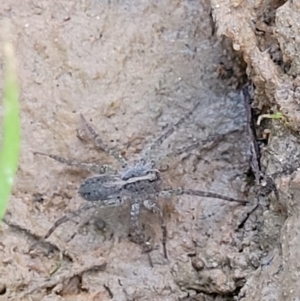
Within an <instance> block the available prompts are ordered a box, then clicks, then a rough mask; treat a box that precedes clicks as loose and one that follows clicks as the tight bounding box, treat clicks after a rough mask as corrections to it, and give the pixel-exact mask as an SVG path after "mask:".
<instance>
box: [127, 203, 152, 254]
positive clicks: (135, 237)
mask: <svg viewBox="0 0 300 301" xmlns="http://www.w3.org/2000/svg"><path fill="white" fill-rule="evenodd" d="M139 215H140V202H139V201H137V200H133V201H132V203H131V208H130V222H131V231H130V232H131V233H130V234H131V235H130V236H131V241H133V242H134V243H136V244H139V245H141V246H142V248H143V251H144V252H145V253H148V252H150V251H151V250H152V246H151V245H150V243H149V242H148V241H146V239H145V235H144V234H143V233H142V230H141V227H140V223H139Z"/></svg>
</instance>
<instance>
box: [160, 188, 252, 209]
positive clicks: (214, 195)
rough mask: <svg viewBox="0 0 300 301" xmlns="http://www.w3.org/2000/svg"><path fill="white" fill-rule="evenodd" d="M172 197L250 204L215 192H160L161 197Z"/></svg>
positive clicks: (179, 190)
mask: <svg viewBox="0 0 300 301" xmlns="http://www.w3.org/2000/svg"><path fill="white" fill-rule="evenodd" d="M172 195H194V196H201V197H205V198H212V199H220V200H224V201H228V202H236V203H240V204H243V205H246V204H248V203H249V202H248V201H244V200H238V199H234V198H231V197H227V196H225V195H222V194H218V193H214V192H210V191H202V190H193V189H183V188H178V189H165V190H161V191H160V192H159V196H160V197H166V198H168V197H171V196H172Z"/></svg>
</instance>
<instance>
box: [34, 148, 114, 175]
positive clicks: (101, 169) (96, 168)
mask: <svg viewBox="0 0 300 301" xmlns="http://www.w3.org/2000/svg"><path fill="white" fill-rule="evenodd" d="M33 154H34V155H41V156H46V157H49V158H51V159H53V160H55V161H58V162H60V163H63V164H66V165H68V166H72V167H76V168H79V169H82V170H88V171H92V172H95V173H97V174H104V173H107V172H109V171H111V172H115V170H114V169H113V168H112V167H111V166H110V165H106V164H103V165H98V164H94V163H84V162H80V161H77V160H75V159H67V158H63V157H60V156H56V155H52V154H46V153H42V152H34V153H33Z"/></svg>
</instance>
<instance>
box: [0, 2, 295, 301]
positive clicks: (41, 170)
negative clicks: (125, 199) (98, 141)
mask: <svg viewBox="0 0 300 301" xmlns="http://www.w3.org/2000/svg"><path fill="white" fill-rule="evenodd" d="M162 2H163V3H160V2H154V1H153V2H152V1H128V2H127V1H107V2H102V1H77V2H75V1H74V2H73V1H60V3H59V4H58V3H55V4H53V3H49V2H48V1H28V2H24V1H17V0H10V1H8V2H5V5H2V7H1V10H0V15H1V17H2V18H4V19H7V20H9V21H10V22H11V25H12V29H13V36H12V41H13V43H14V45H15V46H16V50H17V56H18V61H19V79H20V85H21V109H22V116H21V118H22V153H21V161H20V167H19V170H18V174H17V179H16V185H15V187H14V191H13V195H12V197H11V200H10V207H9V210H8V212H7V215H6V221H7V223H8V224H9V225H7V224H5V223H3V224H2V225H1V229H0V262H1V266H0V300H44V301H45V300H118V301H119V300H120V301H122V300H201V301H204V300H207V301H211V300H220V301H221V300H240V299H242V300H295V299H292V297H293V296H296V295H297V289H298V288H297V286H296V283H297V273H296V270H297V266H296V265H294V264H293V261H294V259H295V258H296V256H297V243H298V242H297V235H298V234H297V233H298V231H297V223H298V220H297V216H298V206H297V193H298V189H299V188H297V187H299V186H298V185H297V183H298V180H297V179H298V178H299V177H298V176H297V174H296V175H294V176H293V177H292V178H291V177H290V176H286V177H284V178H280V179H277V180H276V184H277V186H278V189H279V192H280V201H279V202H275V201H274V200H273V199H274V197H273V196H271V203H269V200H268V199H266V200H263V201H264V202H265V203H264V204H263V205H260V206H259V208H258V209H257V210H256V211H255V212H253V213H252V214H251V215H250V216H249V218H248V219H247V220H246V222H245V223H242V226H241V227H240V225H241V221H243V219H244V218H245V214H247V212H249V211H250V210H251V208H252V207H251V205H252V204H254V203H255V195H254V193H253V191H252V190H250V193H248V192H249V186H248V182H247V177H246V175H245V173H246V172H247V171H248V169H249V156H250V153H249V139H248V137H247V134H246V131H245V126H246V113H245V109H244V103H243V99H242V94H241V93H239V92H234V90H236V88H238V87H239V85H240V84H241V83H242V82H243V79H242V77H243V71H242V69H241V68H240V64H239V63H238V61H239V58H238V55H237V54H236V53H234V51H232V50H231V49H230V47H229V46H228V41H227V42H226V43H225V42H224V39H222V38H220V37H217V36H216V35H215V29H217V32H218V33H219V34H221V35H222V34H225V35H227V36H228V37H229V38H230V39H232V40H233V42H234V47H235V49H236V50H240V51H241V52H242V53H243V55H244V58H245V61H246V63H247V66H248V67H247V72H248V75H249V77H250V78H251V79H252V80H253V81H254V83H255V85H256V88H257V89H256V95H255V104H256V106H257V107H258V108H261V109H262V110H263V112H264V113H265V111H264V110H270V109H274V107H276V108H278V107H280V108H281V110H282V112H284V113H285V114H286V111H284V109H285V108H286V107H287V110H288V109H290V107H288V106H289V105H290V104H288V101H287V100H285V104H286V107H284V106H283V104H282V103H281V102H280V100H281V101H282V99H283V98H280V97H279V98H278V99H277V96H276V95H277V94H278V93H279V92H278V91H281V90H280V89H281V88H280V87H282V86H280V85H284V86H285V87H286V84H287V83H289V84H290V85H292V84H293V83H292V82H291V81H289V76H293V74H295V72H296V70H297V60H296V58H295V59H294V56H293V53H292V52H291V51H292V50H291V49H294V48H293V45H292V44H289V43H287V42H286V41H290V40H289V38H288V37H289V34H290V33H288V32H286V31H284V30H283V27H284V26H281V27H280V28H281V29H282V31H280V30H279V29H278V32H276V34H277V36H275V38H274V37H273V35H270V39H269V40H268V39H264V38H261V39H260V42H261V44H260V45H265V47H266V48H267V47H268V46H267V45H277V48H276V49H275V50H274V56H275V55H276V54H278V53H279V54H280V51H279V50H278V49H281V50H282V51H283V49H282V48H280V45H282V44H284V45H285V47H286V48H285V49H286V52H288V53H289V54H288V53H286V56H284V57H281V56H280V55H279V58H278V61H276V63H274V61H272V59H271V58H269V56H268V55H269V54H268V53H267V52H263V51H261V49H258V44H257V43H258V42H257V40H256V34H257V33H256V32H253V28H252V27H251V26H250V24H251V23H250V21H251V20H252V18H253V14H254V13H256V14H257V16H258V15H259V16H261V15H263V12H264V10H263V7H262V5H263V3H257V4H256V6H255V7H256V9H255V10H254V11H251V9H249V8H247V5H250V4H249V3H248V2H245V1H242V2H239V3H232V2H226V1H216V2H214V1H211V3H209V2H205V1H174V0H170V1H162ZM280 5H281V3H278V4H277V6H278V7H279V6H280ZM285 5H286V4H285ZM245 7H246V8H247V9H245ZM211 8H212V13H213V17H214V19H215V20H216V25H217V26H216V27H215V25H214V24H213V22H212V18H211V15H210V13H211ZM283 8H284V6H281V7H280V9H278V10H277V11H276V9H277V7H276V8H273V11H272V10H271V11H272V12H274V13H275V12H276V16H277V15H278V18H277V19H276V20H281V21H280V24H285V23H284V21H283V20H284V17H282V16H284V13H282V14H281V15H280V12H282V10H283ZM289 9H291V8H289ZM296 11H297V10H296V9H294V12H293V13H296ZM280 16H281V18H283V19H280ZM245 20H246V21H247V22H245ZM242 25H243V26H242ZM248 25H249V26H248ZM295 26H296V25H295ZM289 28H290V27H289ZM243 30H245V32H244V31H243ZM290 30H291V31H292V30H296V29H294V27H293V26H292V29H291V28H290ZM247 34H248V40H247V38H246V37H247V36H246V35H247ZM254 38H255V40H254ZM239 39H241V40H239ZM272 39H273V40H272ZM276 40H278V41H279V42H278V43H279V45H278V43H277V44H276V43H275V42H276ZM274 41H275V42H274ZM246 42H247V43H249V44H247V45H246ZM243 43H244V44H245V45H244V44H243ZM268 43H269V44H268ZM249 45H250V46H249ZM251 47H253V48H251ZM261 47H262V46H261ZM288 50H289V51H288ZM294 50H295V49H294ZM296 52H297V51H296V50H295V53H296ZM265 57H267V59H265ZM286 57H289V59H290V61H292V63H290V64H287V60H286V59H285V58H286ZM256 60H257V61H256ZM263 63H266V64H267V65H264V66H262V65H263ZM274 64H275V65H276V64H277V65H278V66H279V67H278V66H277V65H276V66H274ZM269 65H270V66H271V68H273V69H276V72H275V71H274V73H272V70H273V69H270V68H269ZM287 65H288V67H290V69H289V72H290V73H289V72H287V71H286V68H287ZM280 68H281V69H280ZM277 69H279V70H277ZM293 70H294V71H293ZM269 72H270V74H269ZM275 75H276V76H275ZM278 79H280V80H278ZM276 85H277V86H276ZM289 87H290V86H289ZM286 89H288V88H286ZM295 93H296V92H295ZM262 95H263V96H264V97H265V99H264V101H263V100H262V98H260V97H263V96H262ZM274 95H275V96H274ZM272 96H273V97H272ZM198 101H200V102H201V105H200V107H198V108H197V110H195V112H194V114H193V115H192V116H191V118H189V120H187V121H186V122H185V123H184V125H183V126H182V127H181V128H180V129H179V130H178V131H176V133H174V134H173V135H172V136H171V137H170V138H169V139H168V140H166V141H165V142H164V143H163V144H162V146H161V147H160V148H159V151H158V152H156V153H155V157H154V159H155V160H156V161H158V162H161V163H163V164H168V165H169V169H168V170H167V171H166V172H165V173H164V175H163V176H164V179H165V182H166V185H171V186H174V187H178V186H184V187H187V188H193V189H202V190H209V191H214V192H217V193H221V194H224V195H228V196H231V197H235V198H243V199H246V198H248V200H250V201H251V205H249V206H246V207H243V206H240V205H237V204H234V203H228V202H224V201H221V200H211V199H206V198H196V197H191V196H190V197H188V196H183V197H174V198H171V199H169V200H159V204H160V206H161V207H162V208H163V211H164V216H165V220H166V224H167V228H168V241H167V248H168V253H169V259H168V261H167V260H165V259H164V257H163V253H162V248H161V230H160V226H159V221H158V219H157V218H156V217H155V215H153V214H151V213H149V212H143V213H142V215H141V221H142V223H143V224H144V231H145V232H146V234H147V235H148V236H150V237H151V238H152V242H153V244H154V245H155V246H156V245H157V248H156V249H155V250H154V251H153V252H151V253H150V257H151V261H152V263H153V267H151V266H150V263H149V257H148V256H147V255H146V254H142V252H141V248H140V246H138V245H136V244H134V243H132V242H130V240H129V238H128V230H129V229H128V228H129V208H128V206H127V207H126V206H125V207H122V208H99V210H97V211H96V212H87V213H85V214H84V215H83V216H81V217H80V219H78V218H75V220H74V221H70V222H68V223H66V224H64V225H62V226H61V227H59V228H58V229H57V230H56V231H55V232H54V233H53V235H52V236H51V237H50V238H49V239H47V241H49V242H51V244H52V245H55V246H57V248H58V249H60V250H64V251H66V252H67V255H68V256H62V253H61V252H59V251H58V250H57V249H53V248H52V249H49V245H45V244H44V245H39V246H35V247H34V248H32V245H33V244H35V243H36V242H37V238H39V237H41V236H43V235H44V234H45V233H46V232H47V230H48V229H49V228H50V227H51V226H52V225H53V223H54V222H55V221H56V220H57V218H59V217H61V216H62V215H64V214H65V213H66V212H68V211H70V210H75V209H78V208H79V207H80V206H82V205H84V204H85V202H84V200H82V199H80V197H79V196H78V195H77V190H78V186H79V185H80V183H81V181H82V180H83V179H84V178H86V177H87V176H89V175H90V174H88V173H86V172H82V171H78V170H76V169H71V168H68V167H66V166H64V165H62V164H60V163H58V162H55V161H53V160H51V159H50V158H46V157H41V156H34V155H33V151H42V152H46V153H53V154H58V155H61V156H64V157H67V158H77V159H80V160H82V161H86V162H102V163H108V164H112V165H113V166H114V167H116V168H121V167H120V166H119V165H118V164H116V163H115V162H114V161H113V160H112V159H111V158H110V157H108V156H107V155H106V154H104V153H103V152H98V151H96V150H95V149H94V148H93V146H92V144H90V143H83V142H82V141H80V140H79V139H78V138H77V137H76V130H77V129H79V128H80V127H81V123H80V118H79V115H80V113H82V114H83V115H84V116H85V117H86V118H87V119H88V120H89V121H90V122H91V123H92V124H93V126H94V127H95V128H96V129H97V130H98V132H99V133H100V134H101V137H102V138H103V139H104V140H105V141H106V142H108V143H110V144H111V145H112V146H113V147H116V148H117V149H119V150H120V151H121V152H122V153H123V154H124V156H125V157H126V158H127V159H130V160H135V159H138V158H139V152H140V151H142V150H143V149H145V147H146V146H147V144H148V143H149V142H151V141H153V139H154V137H155V136H156V137H157V136H158V135H159V134H160V133H162V132H163V130H164V129H165V128H166V127H167V126H169V125H170V124H172V123H174V122H176V121H177V120H178V119H179V118H180V117H181V116H182V115H183V114H184V113H185V112H187V111H188V110H189V109H190V108H192V106H193V105H194V104H195V103H196V102H198ZM277 105H278V106H277ZM293 105H294V106H296V104H293ZM291 114H294V115H291ZM296 114H297V112H296V110H294V111H293V110H292V112H288V114H286V115H288V117H291V121H290V123H291V124H290V127H291V128H293V129H295V128H296V126H295V124H296V117H293V116H296ZM264 126H265V127H267V126H269V128H270V129H271V135H270V139H269V145H268V148H267V151H266V152H265V153H264V154H263V163H264V166H265V167H266V172H267V173H272V172H274V171H277V170H278V169H281V168H282V166H284V164H286V165H288V164H294V162H295V161H296V160H297V159H298V158H299V156H300V154H299V153H298V149H299V147H298V140H297V139H296V138H295V137H294V136H292V135H291V134H290V130H289V129H288V128H286V127H285V126H283V123H280V122H277V123H275V122H274V123H269V124H264ZM234 130H239V131H238V132H234V133H231V134H228V135H227V136H226V137H225V138H224V139H223V140H222V141H221V142H219V143H213V144H210V145H208V146H206V147H199V148H198V149H196V150H193V151H192V153H186V154H184V155H181V156H178V157H167V154H169V153H170V152H172V151H174V150H175V149H178V148H181V147H183V146H187V145H189V144H192V143H193V142H194V141H196V140H197V139H204V138H207V137H211V136H213V135H216V134H220V133H221V134H226V133H228V132H232V131H234ZM286 149H288V150H290V151H289V152H286ZM287 153H288V154H287ZM272 197H273V198H272ZM266 204H268V205H269V204H270V205H269V206H266ZM74 233H75V234H76V235H75V236H74ZM290 274H291V275H292V277H290V276H289V275H290ZM291 291H293V292H291ZM287 293H290V295H289V297H287V298H289V299H284V298H283V297H282V296H287V295H286V294H287ZM280 298H281V299H280Z"/></svg>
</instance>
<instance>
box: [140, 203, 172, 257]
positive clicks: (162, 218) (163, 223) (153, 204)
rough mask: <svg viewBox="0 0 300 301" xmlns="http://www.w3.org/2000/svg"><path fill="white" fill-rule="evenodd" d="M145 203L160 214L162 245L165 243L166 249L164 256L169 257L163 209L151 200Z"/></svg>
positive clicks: (146, 206)
mask: <svg viewBox="0 0 300 301" xmlns="http://www.w3.org/2000/svg"><path fill="white" fill-rule="evenodd" d="M143 205H144V207H145V208H147V209H148V210H150V211H152V212H154V213H156V214H157V215H158V218H159V220H160V226H161V230H162V245H163V250H164V257H165V258H166V259H167V258H168V254H167V247H166V244H167V227H166V224H165V220H164V216H163V214H162V211H161V209H160V208H159V207H158V205H157V204H156V203H155V202H153V201H150V200H146V201H144V202H143Z"/></svg>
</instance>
